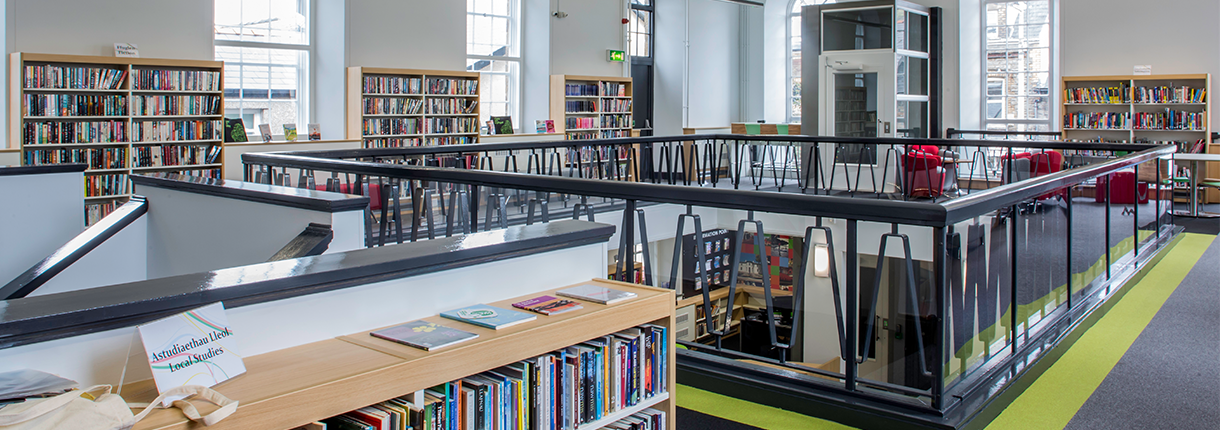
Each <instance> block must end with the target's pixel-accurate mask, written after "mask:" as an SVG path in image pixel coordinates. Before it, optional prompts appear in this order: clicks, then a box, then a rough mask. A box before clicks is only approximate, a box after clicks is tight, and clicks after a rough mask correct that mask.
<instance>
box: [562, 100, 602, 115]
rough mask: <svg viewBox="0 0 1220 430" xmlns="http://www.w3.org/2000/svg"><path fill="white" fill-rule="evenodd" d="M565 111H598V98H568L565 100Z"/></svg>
mask: <svg viewBox="0 0 1220 430" xmlns="http://www.w3.org/2000/svg"><path fill="white" fill-rule="evenodd" d="M564 112H574V113H597V100H568V101H565V102H564Z"/></svg>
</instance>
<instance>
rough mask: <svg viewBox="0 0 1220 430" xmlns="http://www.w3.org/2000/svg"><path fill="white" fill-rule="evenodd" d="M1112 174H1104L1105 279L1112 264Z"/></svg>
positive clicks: (1107, 277) (1107, 287)
mask: <svg viewBox="0 0 1220 430" xmlns="http://www.w3.org/2000/svg"><path fill="white" fill-rule="evenodd" d="M1112 179H1114V175H1106V281H1109V280H1110V266H1111V265H1112V264H1113V262H1112V260H1111V258H1112V257H1111V256H1110V247H1111V245H1110V231H1111V230H1110V184H1112V183H1113V182H1114V181H1113V180H1112ZM1106 292H1107V293H1109V292H1110V284H1109V282H1107V283H1106Z"/></svg>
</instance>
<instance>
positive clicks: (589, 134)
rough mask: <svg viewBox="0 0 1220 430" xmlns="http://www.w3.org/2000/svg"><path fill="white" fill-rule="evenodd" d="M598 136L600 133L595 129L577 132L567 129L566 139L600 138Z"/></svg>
mask: <svg viewBox="0 0 1220 430" xmlns="http://www.w3.org/2000/svg"><path fill="white" fill-rule="evenodd" d="M600 138H601V134H600V133H599V132H596V131H578V132H571V131H569V132H568V140H589V139H600Z"/></svg>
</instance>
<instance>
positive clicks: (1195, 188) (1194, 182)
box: [1173, 154, 1220, 218]
mask: <svg viewBox="0 0 1220 430" xmlns="http://www.w3.org/2000/svg"><path fill="white" fill-rule="evenodd" d="M1173 161H1174V162H1177V161H1189V162H1190V210H1188V211H1173V215H1174V216H1182V217H1191V218H1215V217H1220V214H1217V213H1211V212H1203V211H1200V210H1199V162H1200V161H1202V162H1208V161H1220V154H1173Z"/></svg>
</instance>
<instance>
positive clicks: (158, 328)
mask: <svg viewBox="0 0 1220 430" xmlns="http://www.w3.org/2000/svg"><path fill="white" fill-rule="evenodd" d="M140 340H141V341H142V343H143V344H144V352H145V354H146V355H147V356H148V365H149V366H151V367H152V374H153V380H154V381H155V382H156V383H157V391H158V392H162V393H163V392H165V391H166V390H168V389H170V388H174V387H178V386H182V385H202V386H205V387H211V386H213V385H216V384H219V383H221V382H224V381H226V380H228V379H229V378H232V377H234V376H237V375H240V374H243V373H246V365H245V363H243V362H242V358H241V355H239V354H238V353H237V351H236V348H235V346H236V344H237V339H236V338H235V336H234V334H233V329H232V328H231V327H230V326H229V319H228V317H227V316H226V315H225V308H224V304H222V303H220V302H217V303H213V304H211V305H208V306H204V307H201V308H198V309H195V310H190V311H186V312H183V313H180V314H178V315H174V316H172V317H169V318H165V319H161V320H157V321H154V322H151V323H148V324H144V325H142V326H140ZM174 400H176V399H166V400H165V403H166V404H167V405H168V404H169V403H170V402H172V401H174Z"/></svg>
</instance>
